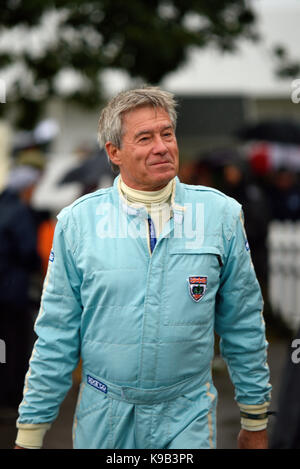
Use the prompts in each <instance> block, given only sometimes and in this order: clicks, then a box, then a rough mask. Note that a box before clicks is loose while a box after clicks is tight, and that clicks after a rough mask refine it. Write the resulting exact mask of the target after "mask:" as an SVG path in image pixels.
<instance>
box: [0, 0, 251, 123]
mask: <svg viewBox="0 0 300 469" xmlns="http://www.w3.org/2000/svg"><path fill="white" fill-rule="evenodd" d="M249 4H250V2H247V1H246V0H209V1H208V0H86V1H83V0H26V1H21V0H2V2H1V15H0V70H1V71H2V72H3V71H5V72H7V73H12V72H11V70H13V73H14V75H13V76H14V79H13V80H12V83H13V84H12V86H11V87H10V88H9V89H8V90H7V103H10V102H18V108H19V109H20V110H22V111H23V114H22V116H21V121H22V124H23V126H24V124H26V126H27V127H29V126H31V125H32V124H33V122H34V120H36V118H37V116H38V111H39V110H40V109H41V106H42V105H43V104H45V103H46V102H47V100H48V99H49V98H50V97H57V96H60V97H62V98H63V99H68V100H74V101H76V102H77V103H81V104H84V105H87V106H93V105H95V104H97V105H99V102H101V99H102V90H103V86H102V83H101V72H103V71H104V70H106V69H108V68H111V69H121V70H125V71H126V72H127V73H128V74H129V76H130V77H131V78H132V79H133V80H136V81H137V80H140V81H144V82H148V83H152V84H157V83H159V82H160V80H161V79H162V78H163V77H164V76H165V75H166V74H167V73H169V72H172V71H174V70H176V69H177V68H178V67H179V66H180V65H181V64H182V63H183V62H184V60H185V59H186V57H187V53H188V51H189V50H190V48H191V47H197V48H204V47H206V46H208V45H214V46H216V47H217V48H219V49H221V50H223V51H229V52H231V51H233V50H234V49H235V47H236V45H237V42H238V40H239V39H240V38H241V37H243V38H248V39H251V40H253V39H255V38H256V34H255V15H254V13H253V11H252V10H251V8H250V6H249ZM68 74H69V75H68ZM70 74H72V76H75V77H76V81H75V82H76V86H75V87H73V89H71V90H68V91H62V89H61V87H60V86H59V82H60V81H59V80H60V79H61V78H62V77H63V76H64V77H65V80H67V79H68V78H66V77H68V76H70ZM24 116H26V118H25V119H24Z"/></svg>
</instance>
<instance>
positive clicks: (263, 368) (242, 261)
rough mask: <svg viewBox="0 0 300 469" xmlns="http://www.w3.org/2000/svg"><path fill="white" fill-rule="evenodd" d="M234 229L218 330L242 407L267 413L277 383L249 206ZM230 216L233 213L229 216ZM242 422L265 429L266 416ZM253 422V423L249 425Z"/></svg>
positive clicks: (238, 213) (228, 239) (235, 221)
mask: <svg viewBox="0 0 300 469" xmlns="http://www.w3.org/2000/svg"><path fill="white" fill-rule="evenodd" d="M234 211H235V214H236V215H235V216H234V217H233V218H232V223H231V226H232V228H231V229H230V230H227V232H226V233H224V242H225V251H226V255H225V259H224V265H223V268H222V274H221V283H220V288H219V291H218V295H217V304H216V319H215V330H216V333H217V334H218V335H219V336H220V352H221V355H222V357H223V358H224V360H225V362H226V363H227V366H228V371H229V375H230V378H231V380H232V383H233V385H234V388H235V399H236V401H237V403H238V404H239V407H240V409H241V411H244V412H245V411H246V412H247V413H250V414H258V413H265V412H266V409H267V408H268V405H269V401H270V393H271V385H270V384H269V368H268V365H267V348H268V343H267V341H266V336H265V322H264V318H263V299H262V294H261V290H260V286H259V284H258V281H257V278H256V274H255V270H254V267H253V264H252V260H251V254H250V250H249V245H248V241H247V237H246V232H245V229H244V219H243V212H242V210H241V208H240V206H239V207H238V208H237V207H235V210H234ZM229 218H230V217H229ZM241 422H242V427H243V428H246V429H248V430H260V429H263V428H265V427H266V423H267V419H265V420H264V422H262V421H260V422H259V421H256V420H250V419H248V420H246V421H245V420H244V421H243V419H242V421H241ZM247 424H250V425H248V426H247Z"/></svg>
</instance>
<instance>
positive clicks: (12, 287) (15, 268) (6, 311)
mask: <svg viewBox="0 0 300 469" xmlns="http://www.w3.org/2000/svg"><path fill="white" fill-rule="evenodd" d="M40 177H41V171H40V170H39V169H37V168H34V167H31V166H28V165H19V166H15V167H14V168H13V169H12V170H11V171H10V173H9V176H8V182H7V185H6V187H5V189H4V190H3V191H2V193H1V194H0V337H1V339H2V340H4V342H5V344H6V363H4V364H1V365H0V383H1V386H0V406H1V407H12V408H13V407H16V406H17V405H18V404H19V402H20V399H21V398H22V390H23V384H24V376H25V373H26V368H27V363H28V358H29V356H30V348H31V347H32V343H31V340H30V338H31V336H32V321H31V316H30V294H29V288H30V277H31V275H32V274H33V273H34V272H36V271H39V269H40V260H39V256H38V252H37V223H36V219H35V216H34V212H33V210H32V209H31V206H30V204H31V199H32V195H33V192H34V189H35V187H36V185H37V183H38V182H39V179H40Z"/></svg>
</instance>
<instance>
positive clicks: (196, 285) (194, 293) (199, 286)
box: [188, 275, 207, 302]
mask: <svg viewBox="0 0 300 469" xmlns="http://www.w3.org/2000/svg"><path fill="white" fill-rule="evenodd" d="M206 286H207V277H202V276H198V275H193V276H192V277H189V278H188V287H189V292H190V295H191V297H192V299H193V300H194V301H196V302H198V301H200V300H201V298H203V296H204V294H205V291H206Z"/></svg>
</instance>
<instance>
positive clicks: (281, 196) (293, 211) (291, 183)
mask: <svg viewBox="0 0 300 469" xmlns="http://www.w3.org/2000/svg"><path fill="white" fill-rule="evenodd" d="M268 189H269V200H270V206H271V216H272V218H273V219H274V220H290V221H297V220H300V185H299V177H298V175H297V173H296V172H293V171H290V170H288V169H286V168H282V169H279V170H278V171H274V173H273V174H272V175H271V178H270V184H269V187H268Z"/></svg>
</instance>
